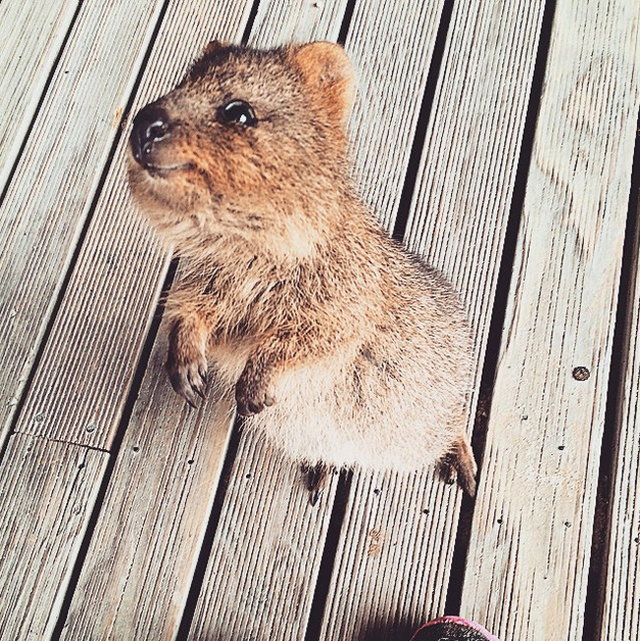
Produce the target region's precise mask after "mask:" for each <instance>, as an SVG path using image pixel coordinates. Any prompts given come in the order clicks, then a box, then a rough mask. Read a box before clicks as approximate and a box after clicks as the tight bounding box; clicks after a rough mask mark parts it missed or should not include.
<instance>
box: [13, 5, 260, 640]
mask: <svg viewBox="0 0 640 641" xmlns="http://www.w3.org/2000/svg"><path fill="white" fill-rule="evenodd" d="M250 9H251V2H249V1H247V2H244V3H235V4H233V5H230V4H229V3H227V2H224V1H222V0H213V1H210V2H208V3H199V4H198V6H197V7H194V6H190V7H186V6H185V5H184V3H181V2H177V1H175V2H171V3H170V5H169V7H168V9H167V12H166V14H165V17H164V20H163V24H162V26H161V28H160V31H159V33H158V36H157V39H156V42H155V44H154V48H153V50H152V53H151V56H150V59H149V63H148V66H147V68H146V70H145V73H144V76H143V79H142V82H141V88H140V91H139V93H138V95H137V97H136V99H135V101H134V105H133V110H135V109H137V108H138V107H140V106H141V105H142V104H144V103H145V102H147V101H148V100H150V99H153V98H154V97H156V96H157V95H159V94H162V93H164V92H165V91H166V90H167V89H169V88H170V87H171V86H172V85H173V84H175V82H176V80H177V79H178V78H179V77H180V76H181V75H182V74H183V72H184V71H185V68H186V66H187V65H188V64H189V62H190V61H191V60H192V59H193V57H194V56H195V55H196V54H197V53H198V52H199V51H200V50H201V49H202V48H203V47H204V46H205V45H206V43H207V42H208V41H209V40H210V39H212V38H218V39H221V40H228V41H231V40H237V39H238V38H239V36H240V35H241V34H242V32H243V31H244V29H245V26H246V21H247V19H248V16H249V13H250ZM125 153H126V131H125V137H123V140H122V141H121V143H120V144H119V147H118V149H117V151H116V154H115V159H114V164H113V166H112V168H111V169H110V172H109V176H108V178H107V181H106V183H105V189H104V191H103V195H102V196H101V198H100V200H99V202H98V206H97V208H96V214H95V216H94V218H93V219H92V221H91V224H90V226H89V229H88V231H87V236H86V239H85V244H84V247H83V250H82V253H81V255H80V258H79V260H78V266H77V269H76V272H75V273H74V274H73V276H72V279H71V281H70V284H69V286H68V288H67V292H66V296H65V299H64V301H63V303H62V306H61V308H60V312H59V314H58V317H57V319H56V324H55V326H54V328H53V330H52V333H51V337H50V345H51V349H49V345H48V346H47V349H46V350H45V352H44V354H43V357H42V361H41V369H40V370H39V372H38V373H37V375H36V377H35V379H34V384H33V389H34V393H33V394H32V395H30V396H28V397H27V401H26V405H25V411H24V417H25V418H24V420H22V421H21V422H20V424H19V428H24V429H26V430H36V429H37V430H41V431H42V433H47V434H55V435H56V436H57V437H58V438H69V439H80V440H83V439H87V442H92V443H93V444H94V445H95V444H96V443H101V444H104V446H106V447H110V446H111V440H112V437H113V434H114V432H115V429H116V427H117V424H118V421H119V420H120V417H121V412H122V404H123V403H124V398H125V395H126V391H127V389H128V387H129V385H130V382H131V377H132V375H133V369H134V367H135V362H136V357H137V353H138V352H139V350H140V349H141V344H142V342H143V341H144V338H145V333H146V325H147V323H148V321H149V318H150V316H151V314H152V313H153V308H154V301H155V298H156V293H157V291H158V288H159V287H160V285H161V283H162V280H163V278H164V273H165V269H166V256H165V255H164V254H162V252H160V251H159V250H158V248H157V247H155V244H154V242H153V241H152V240H151V238H150V232H149V230H148V228H147V227H146V223H145V222H144V221H142V219H141V218H140V217H139V216H138V215H137V214H135V213H132V211H131V209H132V207H133V206H132V204H131V203H130V200H129V196H128V187H127V184H126V180H125V178H124V157H125ZM132 303H134V305H135V306H134V305H132ZM138 306H140V308H138ZM165 339H166V332H165V331H164V328H161V329H160V340H159V341H158V342H157V343H156V345H155V346H154V349H153V352H152V355H151V357H150V361H149V365H148V369H147V375H146V376H145V378H144V381H143V384H142V387H141V389H140V391H139V395H138V396H139V398H138V402H137V403H136V404H135V408H134V413H133V415H132V417H131V419H130V422H129V426H128V429H127V431H126V434H125V436H124V439H123V442H122V444H121V447H120V453H119V456H118V459H117V461H116V463H115V466H114V469H113V472H112V476H111V482H110V485H109V489H108V492H107V495H106V497H105V500H104V504H103V509H102V511H101V512H100V516H99V519H98V524H97V530H96V532H95V534H94V536H93V538H92V540H91V544H90V546H89V549H88V552H87V556H86V561H85V563H84V565H83V567H82V571H81V574H80V577H79V586H78V589H77V590H76V591H75V593H74V598H73V599H72V602H71V605H70V609H69V613H68V618H67V622H66V625H65V628H64V631H63V634H62V637H63V638H65V639H85V638H92V639H97V638H106V637H108V636H109V635H115V637H116V638H136V639H144V638H148V639H154V640H155V639H158V638H172V637H173V636H174V635H175V634H176V631H177V629H178V626H179V624H180V620H181V617H182V611H183V608H184V602H185V600H186V598H187V594H188V590H189V585H190V581H191V576H192V573H193V569H194V565H195V562H196V560H197V558H198V552H199V548H200V541H201V538H202V536H203V535H204V531H205V527H206V524H207V520H208V517H209V513H210V509H211V503H212V501H213V497H214V495H215V490H216V486H217V482H218V478H219V475H220V470H221V466H222V461H223V459H224V452H225V451H226V447H227V439H228V435H229V427H230V424H231V421H232V409H231V405H230V404H229V403H228V402H225V401H220V402H219V403H217V402H216V401H218V400H219V399H218V398H217V397H214V398H212V399H211V400H210V401H209V402H208V403H207V404H206V405H205V406H204V407H203V408H202V410H201V411H200V412H198V413H196V412H192V411H191V410H189V409H188V408H187V407H186V406H185V405H184V404H183V403H182V402H181V401H180V400H179V398H178V397H177V396H176V395H175V393H174V392H173V390H171V387H170V385H169V383H168V380H167V377H166V373H165V371H164V359H165V355H166V349H167V346H166V342H165ZM78 345H80V346H87V347H90V348H91V349H92V350H93V354H88V355H87V354H85V350H84V349H82V350H81V355H80V356H79V357H74V358H75V359H76V360H77V361H78V362H76V363H75V364H71V365H69V364H68V358H71V357H72V355H73V353H74V350H75V349H77V346H78ZM89 351H91V350H89ZM61 353H62V356H61ZM111 368H114V369H116V370H117V372H115V373H113V372H110V371H109V370H110V369H111ZM81 372H82V373H83V374H81ZM57 377H60V385H59V386H58V387H55V386H50V385H49V386H48V381H51V380H52V379H53V380H56V378H57ZM79 377H80V378H81V379H82V380H81V383H82V385H80V386H79V387H77V388H73V387H70V385H72V384H76V385H78V378H79ZM78 390H80V391H81V392H84V393H86V397H84V398H81V399H77V398H76V397H77V395H78ZM70 408H72V412H71V415H69V414H70ZM96 408H98V410H99V412H98V416H99V421H96V422H95V423H94V426H95V429H93V430H92V434H93V433H94V432H95V436H92V434H88V435H85V432H86V429H85V426H86V425H87V424H89V422H90V421H92V420H93V417H94V412H96ZM39 415H41V416H42V419H41V420H40V421H37V420H36V418H37V417H38V416H39ZM90 439H94V440H90ZM140 541H143V542H144V545H141V544H140ZM105 568H106V569H105Z"/></svg>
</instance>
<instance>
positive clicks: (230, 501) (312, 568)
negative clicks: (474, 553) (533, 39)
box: [191, 3, 442, 641]
mask: <svg viewBox="0 0 640 641" xmlns="http://www.w3.org/2000/svg"><path fill="white" fill-rule="evenodd" d="M274 4H276V3H274ZM420 6H421V7H422V5H420ZM358 7H359V8H358ZM384 7H386V9H384V11H383V6H382V5H381V4H378V3H358V4H357V5H356V11H355V12H354V15H353V18H352V22H351V31H350V34H349V36H348V38H347V43H346V46H347V50H348V51H349V52H350V53H351V51H352V48H353V50H354V57H355V60H356V65H357V66H360V67H362V68H363V69H364V72H363V79H362V80H361V82H360V84H359V87H360V89H361V91H362V92H363V93H361V95H360V96H359V100H360V101H361V103H362V104H361V105H360V106H359V107H357V108H356V111H355V114H354V118H353V119H352V126H353V127H354V130H355V131H354V133H355V135H356V148H357V149H358V153H359V154H363V155H367V154H369V155H375V150H376V149H379V148H382V149H384V151H383V153H385V154H386V153H391V150H394V154H393V159H392V161H391V164H393V163H394V162H397V163H399V165H400V166H401V167H402V168H403V171H401V172H397V173H394V174H393V178H386V179H382V178H381V179H379V180H377V181H375V183H374V185H375V186H377V189H376V187H374V186H372V187H371V188H370V189H369V198H370V200H375V199H376V198H378V197H379V198H381V199H385V198H386V199H387V202H389V203H392V204H393V207H394V208H395V209H397V206H398V200H399V198H400V194H401V191H402V176H403V175H404V169H406V163H407V162H408V153H409V149H408V148H407V147H406V145H405V141H406V140H410V139H411V137H412V136H413V132H414V131H415V125H416V119H417V110H418V109H419V106H420V101H419V100H417V101H416V100H415V96H416V95H422V92H423V90H424V84H425V82H426V73H427V70H428V67H429V59H430V56H431V53H432V50H433V45H434V41H435V34H436V32H437V26H438V21H439V17H440V11H441V8H442V3H435V4H434V5H431V6H430V7H429V9H428V10H422V11H421V12H419V13H418V15H419V18H418V19H413V18H411V17H410V16H413V17H415V15H416V14H415V12H414V13H413V14H412V13H411V12H409V11H407V9H406V7H405V6H404V5H403V4H402V3H397V4H395V5H391V4H390V3H385V4H384ZM392 7H395V9H394V10H393V11H392ZM261 8H262V9H264V15H265V16H267V15H269V14H270V11H271V10H270V9H269V5H268V4H261ZM413 9H414V11H416V6H415V5H413ZM385 11H386V12H387V13H385ZM388 12H391V13H390V14H389V13H388ZM390 24H393V25H394V26H393V28H391V29H390V28H389V25H390ZM270 26H271V25H270ZM256 28H257V30H258V34H257V35H253V36H252V37H253V38H255V39H256V40H257V41H259V42H261V43H262V44H267V43H269V42H270V40H269V37H268V35H267V34H262V33H261V31H260V30H261V29H262V28H263V27H262V25H261V23H260V22H259V21H258V22H257V24H256ZM271 29H273V27H272V26H271ZM312 35H313V37H314V38H325V39H327V38H333V37H335V36H336V35H337V29H335V28H334V30H333V31H332V32H331V33H328V34H322V33H321V32H319V31H315V32H313V34H312ZM273 38H274V41H277V38H278V36H277V35H276V34H274V36H273ZM389 51H392V52H393V60H394V62H393V64H388V62H387V56H388V55H389V54H388V52H389ZM374 85H375V87H374ZM408 104H412V105H413V108H412V109H413V111H412V110H411V109H408V108H407V105H408ZM383 105H386V110H384V111H383V110H382V106H383ZM369 106H371V108H372V109H375V110H376V111H374V112H371V113H370V112H368V111H367V108H368V107H369ZM407 113H410V114H412V116H413V117H409V118H405V117H404V116H406V115H407ZM372 123H373V124H372ZM380 130H383V133H381V131H380ZM394 141H396V143H397V144H394ZM381 171H382V170H381ZM383 190H384V191H389V192H390V193H388V194H385V195H384V197H383V196H382V194H381V192H382V191H383ZM390 206H391V205H390ZM394 215H395V214H394ZM392 220H393V216H391V215H389V216H388V222H390V224H391V225H392V224H393V223H392ZM247 470H250V472H249V473H251V474H252V479H251V481H248V480H246V479H245V475H246V474H247ZM256 476H257V477H258V479H257V480H256V481H255V482H256V483H258V484H259V487H260V491H259V492H258V491H256V492H249V493H248V492H247V488H248V487H252V488H253V487H255V485H254V479H255V477H256ZM335 488H336V484H335V479H334V482H333V483H332V484H331V485H330V487H328V488H327V489H326V490H325V493H324V495H323V499H322V502H321V503H320V504H318V505H316V507H315V508H311V507H310V506H309V505H308V503H307V501H308V496H307V492H306V490H305V489H304V488H303V486H302V479H301V475H300V472H299V471H298V470H297V469H295V467H294V466H292V464H291V462H290V461H287V460H284V459H283V458H282V457H280V456H279V455H278V454H277V453H275V452H273V451H272V450H270V449H269V447H268V445H263V444H261V443H260V442H259V439H258V437H256V436H254V435H252V434H244V435H243V436H242V440H241V447H240V450H239V453H238V456H237V458H236V461H235V464H234V466H233V468H232V471H231V474H230V482H229V487H228V490H227V493H226V495H225V504H224V506H223V509H222V514H221V517H220V522H219V525H218V528H217V531H216V535H215V538H214V541H213V547H212V553H211V556H210V559H209V564H208V567H207V571H206V575H205V579H204V586H205V587H204V589H203V592H202V593H201V594H200V599H199V601H198V606H197V609H196V613H195V617H194V622H193V626H192V629H191V638H193V639H202V638H207V639H227V638H230V637H233V636H236V635H237V634H238V631H239V630H240V631H242V635H246V636H247V637H249V638H260V639H262V638H269V639H286V640H287V641H289V640H290V639H302V638H304V636H305V633H306V629H307V624H308V616H309V610H310V606H311V600H312V596H313V593H314V589H315V587H314V586H315V581H316V577H317V574H318V571H319V565H320V561H321V557H322V551H323V549H324V541H325V538H326V533H327V527H328V514H329V512H330V509H331V506H332V504H333V499H334V495H335ZM256 523H257V524H259V526H258V527H256V525H255V524H256ZM238 559H242V563H241V564H239V563H238ZM220 568H227V569H229V571H228V572H223V571H221V570H220ZM234 568H236V570H235V571H233V570H234ZM283 577H287V578H286V582H285V583H284V584H283V581H284V579H283ZM283 604H286V605H283ZM389 607H392V606H391V605H389ZM341 613H342V614H344V610H341ZM321 638H322V637H321Z"/></svg>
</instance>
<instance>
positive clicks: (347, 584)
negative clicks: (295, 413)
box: [320, 0, 544, 640]
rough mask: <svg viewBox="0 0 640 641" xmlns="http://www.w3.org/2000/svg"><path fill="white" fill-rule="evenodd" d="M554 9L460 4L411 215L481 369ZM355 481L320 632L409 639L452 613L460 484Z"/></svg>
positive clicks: (518, 0) (419, 243) (411, 479)
mask: <svg viewBox="0 0 640 641" xmlns="http://www.w3.org/2000/svg"><path fill="white" fill-rule="evenodd" d="M543 9H544V2H541V1H539V2H528V1H526V2H524V1H522V0H514V1H511V2H504V3H501V4H500V7H499V10H497V8H496V5H494V4H491V3H486V2H481V1H474V2H468V3H456V4H455V5H454V7H453V13H452V16H451V24H450V28H449V33H448V36H447V43H446V45H445V51H444V56H443V60H442V68H441V74H440V78H439V80H438V85H437V87H436V91H435V97H434V104H433V107H432V117H431V121H430V123H429V125H428V129H427V132H426V140H425V146H424V151H423V154H422V158H421V161H420V167H419V172H418V176H417V180H416V188H415V192H414V197H413V202H412V205H411V211H410V215H409V221H408V231H407V236H406V239H407V242H408V244H409V245H410V246H411V247H412V248H413V249H415V250H416V251H419V252H420V253H421V254H423V255H424V256H425V257H426V259H427V261H428V262H430V263H432V264H434V265H436V266H437V267H438V268H439V269H441V270H442V271H443V272H444V273H445V274H446V275H447V276H448V277H449V278H450V279H451V280H452V281H453V282H454V283H455V284H456V286H457V287H458V289H459V290H460V291H461V292H462V294H463V297H464V299H465V302H466V304H467V309H468V310H469V313H470V320H471V324H472V326H473V327H474V329H475V331H476V335H477V337H478V339H477V348H476V349H477V353H476V356H477V360H478V363H479V367H478V370H477V377H478V378H479V376H480V373H481V367H482V366H481V363H482V358H483V355H484V350H485V345H486V340H487V332H488V327H489V322H490V313H491V305H492V301H493V297H494V290H495V284H496V278H497V273H498V268H499V262H500V254H501V249H502V243H503V240H504V233H505V228H506V223H507V219H508V216H509V210H510V203H511V197H512V191H513V185H514V180H515V172H516V168H517V164H518V156H519V151H520V144H521V138H522V133H523V129H524V120H525V114H526V110H527V104H528V100H529V93H530V88H531V82H532V78H533V69H534V63H535V57H536V51H537V44H538V39H539V34H540V28H541V21H542V12H543ZM474 403H475V399H474ZM474 403H472V406H473V404H474ZM471 415H473V412H471ZM353 483H354V490H353V491H352V493H351V496H350V497H349V501H348V503H347V508H346V515H345V520H344V524H343V528H342V533H341V538H340V543H339V546H338V550H337V555H336V561H335V565H334V572H333V577H332V580H331V585H330V590H329V596H328V601H327V606H326V611H325V620H324V622H323V626H322V631H321V633H320V638H321V639H326V640H330V639H344V638H348V639H360V638H364V637H365V636H366V635H367V634H373V633H374V632H375V631H378V634H379V635H380V636H384V638H385V639H399V640H400V639H405V638H407V637H408V636H409V633H410V631H411V629H415V627H416V626H417V625H419V624H420V623H421V622H423V621H424V620H427V619H429V618H432V617H433V616H436V615H439V614H442V613H443V608H444V604H445V599H446V589H447V582H448V578H449V572H450V568H451V560H452V555H453V545H454V541H455V532H456V528H457V522H458V512H459V505H460V493H459V491H458V490H457V489H456V488H453V487H447V486H444V485H443V484H442V481H441V480H439V479H437V478H434V476H433V475H432V474H430V473H425V474H421V475H412V476H406V477H398V476H396V475H387V476H386V477H365V476H361V475H354V480H353ZM367 539H369V540H370V541H371V543H372V544H373V543H374V542H375V546H374V547H375V549H376V553H375V554H373V555H372V554H370V545H369V544H367V543H366V541H367ZM374 539H375V541H374ZM401 546H404V547H405V551H404V553H400V552H398V551H397V549H396V548H399V547H401ZM409 586H410V587H409ZM345 613H348V616H347V615H345Z"/></svg>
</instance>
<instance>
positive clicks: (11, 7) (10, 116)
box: [0, 0, 78, 193]
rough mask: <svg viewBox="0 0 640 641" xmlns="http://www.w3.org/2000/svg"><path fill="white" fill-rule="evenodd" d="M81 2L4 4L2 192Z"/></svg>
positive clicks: (0, 38)
mask: <svg viewBox="0 0 640 641" xmlns="http://www.w3.org/2000/svg"><path fill="white" fill-rule="evenodd" d="M77 6H78V2H77V0H51V2H46V3H42V2H39V0H5V2H2V3H0V42H2V48H0V114H2V115H3V117H2V118H0V193H2V191H3V190H4V188H5V186H6V184H7V180H8V178H9V174H10V173H11V169H12V167H13V165H14V163H15V161H16V159H17V158H18V155H19V153H20V147H21V146H22V144H23V142H24V138H25V136H26V135H27V132H28V129H29V125H30V124H31V121H32V120H33V117H34V115H35V113H36V111H37V109H38V104H39V102H40V98H41V96H42V92H43V91H44V88H45V85H46V83H47V79H48V78H49V76H50V74H51V72H52V70H53V66H54V64H55V61H56V58H57V56H58V53H59V51H60V47H61V46H62V44H63V42H64V38H65V36H66V35H67V31H68V30H69V27H70V26H71V24H72V22H73V16H74V14H75V11H76V8H77Z"/></svg>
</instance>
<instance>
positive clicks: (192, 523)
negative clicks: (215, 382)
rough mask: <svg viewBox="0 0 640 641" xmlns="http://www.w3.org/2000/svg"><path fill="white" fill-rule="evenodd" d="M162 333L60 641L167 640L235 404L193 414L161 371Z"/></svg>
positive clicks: (177, 617)
mask: <svg viewBox="0 0 640 641" xmlns="http://www.w3.org/2000/svg"><path fill="white" fill-rule="evenodd" d="M165 338H166V331H162V333H161V339H160V340H159V341H158V343H157V349H155V350H154V353H153V355H152V358H151V361H150V363H149V369H148V372H149V375H148V376H146V377H145V380H144V383H143V385H142V388H141V389H140V400H139V402H138V403H136V406H135V409H134V413H133V416H132V417H131V421H130V424H129V428H128V429H127V432H126V434H125V437H124V440H123V442H122V445H121V447H120V451H119V453H118V457H117V459H116V462H115V466H114V469H113V472H112V474H111V480H110V483H109V486H108V489H107V493H106V496H105V498H104V501H103V503H102V507H101V511H100V514H99V517H98V521H97V523H96V527H95V530H94V533H93V536H92V538H91V543H90V545H89V549H88V551H87V555H86V559H85V562H84V564H83V566H82V571H81V573H80V577H79V581H78V585H77V586H76V589H75V591H74V596H73V600H72V602H71V606H70V609H69V613H68V616H67V619H66V623H65V627H64V630H63V632H62V636H61V638H62V639H67V640H71V639H73V640H79V639H136V640H137V641H138V640H142V639H149V640H150V641H157V640H158V639H174V638H176V634H177V631H178V627H179V625H180V622H181V620H182V614H183V610H184V605H185V601H186V598H187V595H188V593H189V588H190V585H191V581H192V578H193V572H194V569H195V564H196V561H197V559H198V552H199V550H200V546H201V544H202V538H203V536H204V532H205V528H206V525H207V521H208V518H209V514H210V512H211V507H212V503H213V499H214V497H215V489H216V486H217V483H218V479H219V476H220V473H221V467H222V461H223V460H224V454H225V452H226V449H227V441H228V436H229V424H230V421H231V420H232V416H233V407H232V404H231V403H230V402H229V401H228V400H226V401H225V400H221V399H220V397H219V396H218V395H217V394H215V393H213V392H211V393H210V395H211V398H210V400H209V402H207V403H205V404H203V407H202V408H201V409H200V410H199V411H195V410H192V409H191V408H190V407H189V406H187V405H186V403H184V402H181V401H180V400H178V398H177V397H176V395H175V393H174V392H173V391H172V390H171V386H170V385H169V382H168V380H167V377H166V376H164V375H161V374H162V373H163V370H164V358H165V354H166V349H167V344H166V341H165Z"/></svg>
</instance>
